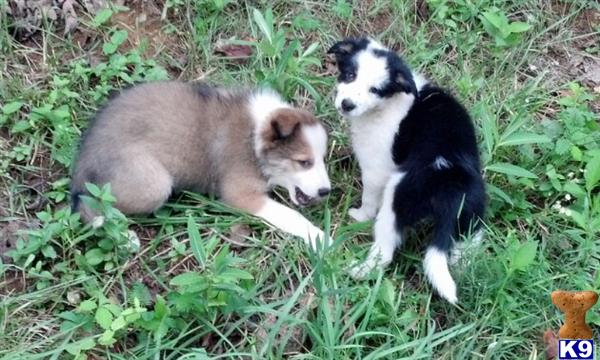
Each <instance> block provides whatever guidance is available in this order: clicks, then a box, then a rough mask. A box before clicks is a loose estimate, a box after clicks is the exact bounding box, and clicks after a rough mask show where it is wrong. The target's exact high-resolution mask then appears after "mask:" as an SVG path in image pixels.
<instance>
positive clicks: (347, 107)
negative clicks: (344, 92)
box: [342, 99, 356, 112]
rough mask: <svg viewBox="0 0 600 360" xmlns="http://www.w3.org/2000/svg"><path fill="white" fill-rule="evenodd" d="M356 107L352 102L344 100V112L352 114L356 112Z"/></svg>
mask: <svg viewBox="0 0 600 360" xmlns="http://www.w3.org/2000/svg"><path fill="white" fill-rule="evenodd" d="M355 107H356V105H355V104H354V103H353V102H352V101H350V100H348V99H344V100H342V110H344V111H345V112H350V111H352V110H354V108H355Z"/></svg>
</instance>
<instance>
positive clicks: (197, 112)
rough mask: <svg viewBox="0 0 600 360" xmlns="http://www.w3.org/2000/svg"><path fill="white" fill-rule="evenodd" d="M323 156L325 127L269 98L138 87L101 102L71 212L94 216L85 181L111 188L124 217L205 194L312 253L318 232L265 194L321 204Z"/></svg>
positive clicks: (167, 85)
mask: <svg viewBox="0 0 600 360" xmlns="http://www.w3.org/2000/svg"><path fill="white" fill-rule="evenodd" d="M326 148H327V133H326V131H325V128H324V127H323V125H322V124H321V123H319V121H318V120H317V119H316V118H315V117H314V116H313V115H311V114H310V113H309V112H307V111H304V110H300V109H296V108H294V107H292V106H291V105H289V104H288V103H286V102H285V101H284V100H283V99H282V98H281V97H280V96H279V95H278V94H276V93H275V92H273V91H271V90H254V91H252V90H227V89H221V88H214V87H210V86H208V85H203V84H191V83H181V82H156V83H147V84H143V85H138V86H135V87H132V88H130V89H128V90H125V91H123V92H122V93H121V94H120V95H119V96H117V97H116V98H114V99H113V100H111V101H109V102H108V104H107V105H106V106H105V107H104V108H103V109H102V110H101V111H100V112H98V114H97V116H96V118H95V120H94V121H93V123H92V125H91V126H90V128H89V129H88V130H87V132H86V134H85V135H84V137H83V139H82V142H81V150H80V154H79V158H78V160H77V162H76V165H75V168H74V172H73V179H72V182H71V194H72V195H71V196H72V206H73V209H74V210H77V211H80V213H81V216H82V218H83V219H84V220H85V221H91V220H92V219H94V218H95V217H96V214H95V213H94V211H93V210H92V209H90V208H88V207H87V206H86V205H85V204H84V203H83V202H82V201H81V198H80V197H81V195H85V194H86V192H85V183H86V182H89V183H94V184H97V185H103V184H106V183H110V184H111V189H112V192H113V194H114V196H115V197H116V199H117V201H116V204H115V206H116V208H118V209H119V210H121V211H122V212H124V213H126V214H142V213H151V212H153V211H154V210H156V209H158V208H160V207H161V206H162V205H163V204H164V203H165V201H167V199H168V198H169V196H170V195H171V194H172V193H173V192H176V191H178V190H191V191H197V192H201V193H212V194H216V195H217V196H219V197H220V198H221V199H222V200H223V201H224V202H225V203H227V204H229V205H230V206H232V207H236V208H238V209H241V210H244V211H247V212H249V213H251V214H254V215H256V216H258V217H261V218H263V219H264V220H266V221H267V222H269V223H271V224H272V225H274V226H276V227H278V228H280V229H282V230H284V231H286V232H288V233H291V234H293V235H296V236H300V237H302V238H303V239H304V240H305V241H306V242H307V243H309V244H311V245H312V246H314V245H315V243H316V240H317V238H320V239H321V240H322V239H323V232H322V231H321V230H320V229H319V228H317V227H316V226H315V225H313V224H312V223H310V222H309V221H308V220H307V219H306V218H305V217H304V216H302V215H301V214H300V213H298V212H297V211H295V210H292V209H290V208H289V207H287V206H285V205H282V204H280V203H278V202H276V201H274V200H272V199H270V198H269V197H268V191H269V189H270V187H272V186H282V187H285V188H286V189H287V191H288V192H289V196H290V199H291V201H292V202H293V203H294V204H296V205H300V206H305V205H309V204H311V203H313V202H315V201H316V200H319V199H322V198H323V197H325V196H327V194H328V193H329V191H330V187H331V186H330V182H329V177H328V175H327V171H326V169H325V163H324V157H325V153H326Z"/></svg>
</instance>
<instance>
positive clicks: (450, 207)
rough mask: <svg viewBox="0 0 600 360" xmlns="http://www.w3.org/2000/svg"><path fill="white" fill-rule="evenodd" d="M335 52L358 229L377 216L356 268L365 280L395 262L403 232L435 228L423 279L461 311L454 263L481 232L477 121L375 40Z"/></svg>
mask: <svg viewBox="0 0 600 360" xmlns="http://www.w3.org/2000/svg"><path fill="white" fill-rule="evenodd" d="M329 53H331V54H334V55H335V57H336V61H337V65H338V68H339V71H340V74H339V77H338V83H337V94H336V98H335V106H336V108H337V110H338V111H339V112H340V114H341V115H342V116H344V117H345V118H347V119H349V121H350V123H351V136H352V146H353V148H354V152H355V154H356V157H357V158H358V163H359V165H360V168H361V172H362V183H363V193H362V204H361V207H360V208H354V209H350V211H349V214H350V216H351V217H353V218H354V219H355V220H357V221H365V220H368V219H372V218H374V217H375V216H376V220H375V228H374V234H373V237H374V243H373V246H372V248H371V250H370V252H369V255H368V257H367V259H366V261H365V262H364V263H363V264H361V265H359V266H356V267H354V268H353V269H352V274H353V276H355V277H358V278H360V277H364V276H365V275H366V274H368V273H369V272H370V271H371V270H372V269H373V268H375V267H377V266H379V267H385V266H386V265H388V264H389V263H390V262H391V261H392V257H393V253H394V250H395V248H396V247H397V246H399V245H400V244H401V243H402V237H401V234H402V230H403V229H404V228H406V227H409V226H413V225H415V224H417V223H419V222H420V221H421V220H425V219H430V220H432V221H433V226H434V234H433V239H432V241H431V243H430V245H429V246H428V248H427V250H426V254H425V259H424V269H425V274H426V276H427V278H428V279H429V281H430V282H431V284H432V285H433V287H434V288H435V289H436V290H437V292H438V293H439V294H440V295H441V296H442V297H444V298H445V299H447V300H448V301H449V302H451V303H456V301H457V296H456V284H455V282H454V280H453V279H452V276H451V275H450V271H449V269H448V256H449V254H450V251H451V250H452V249H453V247H454V242H455V241H456V240H459V237H460V235H461V234H467V233H469V232H471V231H473V230H475V229H477V228H478V227H479V223H480V219H481V218H482V217H483V214H484V208H485V188H484V182H483V179H482V177H481V172H480V162H479V154H478V149H477V143H476V138H475V131H474V127H473V124H472V121H471V119H470V117H469V115H468V113H467V111H466V110H465V108H464V107H463V106H462V105H461V104H460V103H459V102H458V101H457V100H456V99H455V98H454V97H452V96H451V95H450V94H448V93H447V92H446V91H445V90H443V89H441V88H439V87H437V86H435V85H431V84H429V83H428V82H427V81H426V80H425V79H424V78H423V77H422V76H420V75H418V74H413V73H412V72H411V71H410V70H409V68H408V67H407V66H406V65H405V64H404V62H403V61H402V59H401V58H400V57H399V56H398V55H397V54H396V53H394V52H393V51H391V50H390V49H388V48H385V47H384V46H382V45H381V44H379V43H377V42H376V41H374V40H372V39H369V38H356V39H346V40H344V41H341V42H338V43H336V44H335V45H333V47H331V49H330V50H329Z"/></svg>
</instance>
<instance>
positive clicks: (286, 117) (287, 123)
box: [270, 110, 300, 141]
mask: <svg viewBox="0 0 600 360" xmlns="http://www.w3.org/2000/svg"><path fill="white" fill-rule="evenodd" d="M299 128H300V118H299V117H298V115H297V114H294V113H293V111H291V110H280V111H278V112H276V113H275V114H274V115H273V117H272V118H271V129H270V135H271V136H270V137H271V141H280V140H286V139H288V138H290V137H291V136H293V135H294V134H295V133H296V131H297V130H298V129H299Z"/></svg>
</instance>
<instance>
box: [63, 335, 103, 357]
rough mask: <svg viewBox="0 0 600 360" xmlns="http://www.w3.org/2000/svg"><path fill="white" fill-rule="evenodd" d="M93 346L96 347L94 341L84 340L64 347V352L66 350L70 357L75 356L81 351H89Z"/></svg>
mask: <svg viewBox="0 0 600 360" xmlns="http://www.w3.org/2000/svg"><path fill="white" fill-rule="evenodd" d="M94 346H96V341H94V339H93V338H85V339H83V340H80V341H76V342H74V343H71V344H68V345H67V346H66V347H65V350H67V352H68V353H69V354H71V355H77V354H79V353H80V352H81V350H90V349H92V348H93V347H94Z"/></svg>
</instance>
